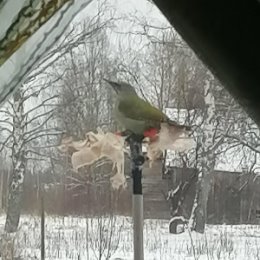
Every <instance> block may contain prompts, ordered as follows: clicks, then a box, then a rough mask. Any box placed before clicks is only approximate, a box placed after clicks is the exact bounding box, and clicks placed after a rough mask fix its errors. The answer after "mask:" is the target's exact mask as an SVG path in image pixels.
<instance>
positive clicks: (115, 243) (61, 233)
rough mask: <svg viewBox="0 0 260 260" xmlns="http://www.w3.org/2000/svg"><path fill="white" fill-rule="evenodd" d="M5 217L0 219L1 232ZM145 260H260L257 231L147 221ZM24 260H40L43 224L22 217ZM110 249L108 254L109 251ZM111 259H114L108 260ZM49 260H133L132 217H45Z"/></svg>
mask: <svg viewBox="0 0 260 260" xmlns="http://www.w3.org/2000/svg"><path fill="white" fill-rule="evenodd" d="M4 220H5V218H4V217H3V216H2V217H0V228H3V224H4ZM144 246H145V260H172V259H174V260H178V259H185V260H188V259H201V260H204V259H205V260H213V259H214V260H215V259H223V260H229V259H234V260H239V259H243V260H254V259H260V227H259V226H247V225H238V226H226V225H222V226H208V227H207V230H206V233H205V234H203V235H201V234H196V233H193V232H192V233H190V232H188V231H186V232H185V233H183V234H179V235H172V234H169V233H168V222H167V221H164V220H146V221H145V227H144ZM16 247H17V248H18V250H17V255H19V256H20V257H21V259H26V260H30V259H40V220H39V218H37V217H32V216H23V217H22V218H21V225H20V230H19V235H18V237H17V245H16ZM109 248H110V250H109ZM110 255H111V256H110ZM46 259H48V260H58V259H59V260H60V259H64V260H65V259H75V260H76V259H77V260H79V259H80V260H82V259H84V260H95V259H114V260H130V259H131V260H132V259H133V245H132V222H131V219H130V218H125V217H112V218H93V219H85V218H77V217H50V216H49V217H47V218H46Z"/></svg>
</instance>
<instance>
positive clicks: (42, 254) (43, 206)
mask: <svg viewBox="0 0 260 260" xmlns="http://www.w3.org/2000/svg"><path fill="white" fill-rule="evenodd" d="M40 191H41V260H44V259H45V205H44V204H45V203H44V184H42V183H41V188H40Z"/></svg>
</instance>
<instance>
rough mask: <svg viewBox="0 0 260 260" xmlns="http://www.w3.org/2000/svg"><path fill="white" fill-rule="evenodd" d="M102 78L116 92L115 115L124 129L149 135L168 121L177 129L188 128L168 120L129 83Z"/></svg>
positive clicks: (137, 133)
mask: <svg viewBox="0 0 260 260" xmlns="http://www.w3.org/2000/svg"><path fill="white" fill-rule="evenodd" d="M104 80H105V81H106V82H108V83H109V84H110V85H111V86H112V88H113V89H114V91H115V92H116V94H117V101H116V104H115V116H116V119H117V120H118V122H119V123H120V124H121V125H122V127H124V128H125V129H126V130H128V131H131V132H133V133H134V134H136V135H143V136H149V135H154V134H155V132H154V130H155V131H157V132H158V131H159V130H160V126H161V123H168V124H169V125H171V126H174V127H176V128H178V129H179V130H182V129H183V130H184V131H185V130H186V131H189V130H190V128H189V127H188V126H185V125H179V124H177V123H176V122H175V121H172V120H170V119H169V118H168V117H167V116H166V115H165V114H164V113H163V112H162V111H160V110H159V109H158V108H156V107H154V106H152V105H151V104H150V103H149V102H147V101H145V100H143V99H141V98H140V97H139V96H138V95H137V93H136V91H135V89H134V87H132V86H131V85H130V84H128V83H126V82H113V81H110V80H107V79H104ZM150 137H151V136H150Z"/></svg>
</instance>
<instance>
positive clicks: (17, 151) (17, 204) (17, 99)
mask: <svg viewBox="0 0 260 260" xmlns="http://www.w3.org/2000/svg"><path fill="white" fill-rule="evenodd" d="M21 93H22V92H21V91H17V92H16V93H15V95H14V104H13V110H14V116H13V134H12V135H13V136H12V137H13V148H12V162H13V170H12V175H11V177H10V182H9V191H8V204H7V215H6V222H5V233H4V235H3V236H2V255H3V256H2V260H9V259H13V253H14V237H15V232H16V231H17V228H18V225H19V220H20V213H21V205H22V196H23V184H24V175H25V168H26V161H25V145H24V115H23V99H22V94H21ZM12 233H14V234H12Z"/></svg>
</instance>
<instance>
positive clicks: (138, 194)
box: [127, 134, 144, 260]
mask: <svg viewBox="0 0 260 260" xmlns="http://www.w3.org/2000/svg"><path fill="white" fill-rule="evenodd" d="M142 140H143V137H142V136H137V135H134V134H132V135H130V136H129V137H128V138H127V141H128V143H129V145H130V150H131V163H132V165H131V167H132V179H133V195H132V214H133V222H134V225H133V231H134V260H144V250H143V219H144V218H143V191H142V167H143V164H144V156H143V152H142Z"/></svg>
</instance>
